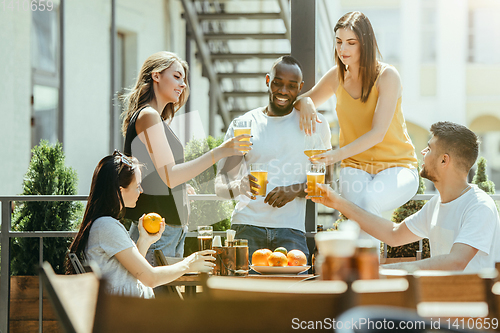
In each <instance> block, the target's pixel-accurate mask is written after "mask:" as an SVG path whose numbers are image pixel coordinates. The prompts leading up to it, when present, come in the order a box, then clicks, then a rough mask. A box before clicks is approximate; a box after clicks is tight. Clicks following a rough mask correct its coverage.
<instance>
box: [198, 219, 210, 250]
mask: <svg viewBox="0 0 500 333" xmlns="http://www.w3.org/2000/svg"><path fill="white" fill-rule="evenodd" d="M213 233H214V230H213V227H212V226H211V225H200V226H198V251H203V250H211V249H212V237H213Z"/></svg>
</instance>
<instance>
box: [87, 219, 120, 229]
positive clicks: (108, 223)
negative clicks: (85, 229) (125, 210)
mask: <svg viewBox="0 0 500 333" xmlns="http://www.w3.org/2000/svg"><path fill="white" fill-rule="evenodd" d="M121 225H122V224H121V223H120V221H118V220H117V219H115V218H114V217H111V216H101V217H99V218H97V219H96V220H95V221H94V223H93V224H92V229H101V228H116V227H120V226H121Z"/></svg>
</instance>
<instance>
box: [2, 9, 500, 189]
mask: <svg viewBox="0 0 500 333" xmlns="http://www.w3.org/2000/svg"><path fill="white" fill-rule="evenodd" d="M294 1H304V0H291V1H290V0H219V1H208V0H204V1H201V0H144V1H134V0H86V1H78V0H57V1H44V0H37V1H22V0H19V1H10V0H5V1H3V2H2V3H0V119H1V120H0V138H1V139H0V140H1V141H0V142H1V144H0V156H1V158H2V161H3V163H2V168H1V170H2V172H0V194H1V195H14V194H19V193H21V191H22V180H23V175H24V173H25V172H26V169H27V167H28V163H29V160H30V150H31V148H32V147H33V146H35V145H37V144H38V143H39V142H40V140H41V139H47V140H49V141H50V142H51V143H55V142H57V141H58V142H62V144H63V148H64V152H65V154H66V164H67V165H68V166H71V167H73V168H75V169H76V171H77V173H78V177H79V184H78V193H79V194H88V191H89V187H90V181H91V177H92V172H93V169H94V167H95V165H96V164H97V162H98V161H99V160H100V159H101V158H102V157H103V156H104V155H106V154H108V153H110V152H112V151H113V149H115V148H118V149H120V150H121V149H122V147H123V137H122V135H121V119H120V117H119V114H120V112H121V111H120V108H121V106H120V103H119V102H118V101H117V99H116V94H117V93H119V92H122V91H124V89H126V88H129V87H131V86H132V85H133V84H134V82H135V78H136V75H137V73H138V70H139V68H140V66H141V65H142V63H143V62H144V60H145V59H146V58H147V57H148V56H149V55H151V54H152V53H154V52H157V51H161V50H168V51H172V52H175V53H177V54H178V55H180V56H181V57H182V58H184V59H186V60H187V61H188V63H189V64H190V69H191V70H190V74H189V82H190V86H191V95H190V98H189V102H188V104H187V105H186V106H185V107H184V108H183V109H182V110H181V111H180V113H181V114H182V115H183V116H180V117H179V116H177V117H176V120H175V122H174V124H173V127H174V129H175V131H176V133H177V134H178V135H179V136H180V137H181V138H182V140H184V142H187V141H189V140H191V139H192V138H193V137H195V138H198V139H199V138H205V137H206V136H208V135H209V134H210V135H213V136H215V137H217V136H220V135H223V133H224V132H225V130H226V128H227V126H228V125H229V122H230V121H231V120H232V119H233V118H234V117H237V116H239V115H241V114H242V113H243V112H246V111H248V110H251V109H253V108H255V107H258V106H263V105H265V104H266V103H267V100H268V97H267V93H266V86H265V73H266V72H267V71H269V69H270V67H271V65H272V63H273V61H274V60H275V59H276V58H277V57H279V56H280V55H283V54H287V53H290V50H291V34H290V31H291V29H292V28H293V27H292V22H295V21H292V20H291V16H292V15H291V14H294V15H297V13H292V9H293V2H294ZM306 1H308V2H309V3H310V5H311V6H313V7H314V9H315V16H314V17H313V18H312V19H314V20H315V27H316V28H315V35H316V38H315V46H314V47H315V52H314V54H312V57H313V58H314V64H315V65H314V72H315V73H314V74H315V78H316V82H317V80H318V79H319V78H320V77H321V76H322V75H323V74H324V73H325V72H326V71H327V70H328V69H330V68H331V67H332V66H333V45H334V44H333V41H334V34H333V27H334V25H335V23H336V22H337V20H338V19H339V18H340V17H341V16H342V15H343V14H344V13H346V12H349V11H353V10H359V11H362V12H364V13H365V14H366V15H367V16H368V17H369V19H370V20H371V22H372V25H373V28H374V30H375V33H376V36H377V41H378V45H379V48H380V51H381V53H382V56H383V58H382V60H383V61H384V62H387V63H390V64H392V65H394V66H396V68H397V69H398V70H399V72H400V75H401V78H402V82H403V89H404V91H403V112H404V115H405V118H406V121H407V125H408V130H409V133H410V136H411V138H412V140H413V143H414V145H415V147H416V149H417V151H418V152H419V151H420V150H421V149H423V148H424V147H425V146H426V144H427V141H428V139H429V131H428V129H429V127H430V125H431V124H432V123H434V122H436V121H440V120H450V121H454V122H458V123H461V124H464V125H466V126H468V127H470V128H471V129H472V130H473V131H475V132H476V133H477V134H479V135H480V137H481V140H482V145H481V152H480V155H481V156H484V157H485V158H486V159H487V160H488V169H487V172H488V175H489V176H490V179H491V180H493V181H494V182H495V183H496V184H499V183H500V84H498V77H500V20H499V19H498V18H499V17H500V2H499V1H496V0H411V1H409V0H376V1H374V0H343V1H341V0H306ZM33 4H34V5H33ZM42 9H43V10H42ZM310 19H311V17H310V16H306V17H304V20H310ZM303 65H304V64H303ZM306 67H307V66H306ZM320 111H321V112H322V113H323V114H324V115H325V117H326V118H327V119H328V121H329V122H330V127H331V131H332V138H333V139H332V140H333V142H332V143H333V145H336V144H338V128H337V122H336V114H335V99H334V98H332V99H331V100H330V101H329V102H328V103H326V104H325V105H323V106H322V107H321V109H320ZM419 158H421V155H420V154H419ZM433 190H434V188H433V187H432V186H431V185H429V184H427V192H432V191H433Z"/></svg>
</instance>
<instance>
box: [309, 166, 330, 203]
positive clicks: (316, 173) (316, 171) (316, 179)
mask: <svg viewBox="0 0 500 333" xmlns="http://www.w3.org/2000/svg"><path fill="white" fill-rule="evenodd" d="M325 172H326V166H325V164H324V163H318V164H311V165H309V166H308V168H307V189H308V190H309V193H308V195H309V196H310V197H315V198H319V197H321V196H322V195H321V190H320V189H319V188H318V187H317V186H316V184H317V183H319V184H324V183H325Z"/></svg>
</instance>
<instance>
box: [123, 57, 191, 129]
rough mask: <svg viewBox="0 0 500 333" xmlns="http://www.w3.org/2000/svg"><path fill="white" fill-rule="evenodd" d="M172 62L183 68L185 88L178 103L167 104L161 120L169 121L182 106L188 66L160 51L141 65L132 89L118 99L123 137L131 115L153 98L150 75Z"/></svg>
mask: <svg viewBox="0 0 500 333" xmlns="http://www.w3.org/2000/svg"><path fill="white" fill-rule="evenodd" d="M174 61H177V62H179V64H181V66H182V67H183V68H184V73H185V76H184V83H185V84H186V87H185V88H184V90H183V91H182V93H181V95H180V96H179V101H178V102H176V103H168V104H167V105H166V106H165V108H164V109H163V110H162V112H161V118H162V119H163V120H171V119H172V118H173V117H174V115H175V113H176V112H177V111H178V110H179V109H180V108H181V107H182V106H183V105H184V104H186V101H187V99H188V96H189V84H188V81H187V77H188V70H189V66H188V64H187V62H186V61H184V60H182V59H181V58H179V56H177V55H176V54H175V53H172V52H167V51H161V52H157V53H155V54H153V55H151V56H149V58H147V59H146V61H144V64H142V67H141V70H140V72H139V76H138V77H137V82H136V83H135V86H134V88H132V89H131V90H130V91H129V92H127V93H125V94H122V95H120V99H121V100H122V102H123V112H122V114H121V117H122V118H123V125H122V134H123V136H125V135H126V133H127V127H128V124H129V123H130V119H131V118H132V116H133V114H134V113H135V112H136V111H137V110H139V109H141V108H142V107H144V106H146V105H147V104H148V103H149V102H151V101H152V100H153V98H154V97H155V92H154V89H153V78H152V77H151V75H152V73H161V72H163V71H164V70H165V69H167V68H169V67H170V66H171V65H172V64H173V63H174Z"/></svg>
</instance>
